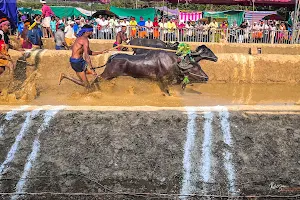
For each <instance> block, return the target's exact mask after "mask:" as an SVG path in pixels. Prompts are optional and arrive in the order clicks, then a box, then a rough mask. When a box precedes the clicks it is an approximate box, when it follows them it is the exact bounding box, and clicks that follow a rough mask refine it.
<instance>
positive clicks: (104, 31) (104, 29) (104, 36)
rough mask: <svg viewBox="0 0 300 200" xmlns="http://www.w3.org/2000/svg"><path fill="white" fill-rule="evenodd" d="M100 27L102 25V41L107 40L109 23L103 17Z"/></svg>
mask: <svg viewBox="0 0 300 200" xmlns="http://www.w3.org/2000/svg"><path fill="white" fill-rule="evenodd" d="M99 25H100V37H101V38H102V39H107V32H108V30H107V29H108V21H107V20H106V19H105V17H102V19H101V21H100V24H99Z"/></svg>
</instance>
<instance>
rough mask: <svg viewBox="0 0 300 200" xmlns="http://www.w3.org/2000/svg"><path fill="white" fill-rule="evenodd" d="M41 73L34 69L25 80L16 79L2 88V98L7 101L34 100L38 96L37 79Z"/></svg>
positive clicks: (0, 98) (0, 96)
mask: <svg viewBox="0 0 300 200" xmlns="http://www.w3.org/2000/svg"><path fill="white" fill-rule="evenodd" d="M39 76H40V74H39V73H38V72H37V71H34V72H33V73H32V74H31V75H30V76H29V77H28V78H27V79H25V81H24V82H21V81H18V80H15V81H13V82H11V83H10V84H9V86H8V88H5V89H3V90H2V92H1V95H0V100H1V101H4V102H7V103H16V102H18V101H21V102H24V101H25V102H26V101H32V100H34V99H35V98H36V97H37V96H38V90H37V87H36V81H37V80H38V78H39Z"/></svg>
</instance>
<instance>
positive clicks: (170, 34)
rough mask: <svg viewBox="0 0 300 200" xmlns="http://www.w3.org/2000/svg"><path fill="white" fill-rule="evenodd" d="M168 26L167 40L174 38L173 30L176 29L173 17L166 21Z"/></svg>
mask: <svg viewBox="0 0 300 200" xmlns="http://www.w3.org/2000/svg"><path fill="white" fill-rule="evenodd" d="M167 26H168V40H175V30H176V24H175V18H172V19H171V20H170V21H168V23H167Z"/></svg>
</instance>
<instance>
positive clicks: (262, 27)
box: [260, 21, 269, 43]
mask: <svg viewBox="0 0 300 200" xmlns="http://www.w3.org/2000/svg"><path fill="white" fill-rule="evenodd" d="M260 30H261V32H262V40H263V43H266V42H268V41H267V40H268V35H269V26H268V25H267V24H265V23H264V21H260Z"/></svg>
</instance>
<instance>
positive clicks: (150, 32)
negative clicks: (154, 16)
mask: <svg viewBox="0 0 300 200" xmlns="http://www.w3.org/2000/svg"><path fill="white" fill-rule="evenodd" d="M145 26H146V28H147V33H148V37H149V38H153V22H152V21H151V19H150V18H148V20H147V21H146V24H145Z"/></svg>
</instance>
